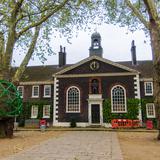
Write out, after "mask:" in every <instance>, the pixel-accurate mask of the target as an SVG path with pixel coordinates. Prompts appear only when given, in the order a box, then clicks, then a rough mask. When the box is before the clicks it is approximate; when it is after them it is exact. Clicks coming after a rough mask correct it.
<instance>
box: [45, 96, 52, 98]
mask: <svg viewBox="0 0 160 160" xmlns="http://www.w3.org/2000/svg"><path fill="white" fill-rule="evenodd" d="M43 98H51V96H43Z"/></svg>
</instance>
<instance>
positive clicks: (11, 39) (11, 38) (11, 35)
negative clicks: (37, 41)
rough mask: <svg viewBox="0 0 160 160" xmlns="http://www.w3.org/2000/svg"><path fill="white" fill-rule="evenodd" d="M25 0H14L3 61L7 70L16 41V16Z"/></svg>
mask: <svg viewBox="0 0 160 160" xmlns="http://www.w3.org/2000/svg"><path fill="white" fill-rule="evenodd" d="M23 1H24V0H19V1H18V2H17V3H15V1H14V0H13V1H12V7H13V8H12V12H11V16H10V18H9V26H10V27H9V32H8V38H7V44H6V50H5V55H4V62H3V63H4V67H5V69H6V71H7V70H9V67H10V64H11V61H12V55H13V48H14V44H15V42H16V18H17V15H18V12H19V10H20V8H21V6H22V2H23Z"/></svg>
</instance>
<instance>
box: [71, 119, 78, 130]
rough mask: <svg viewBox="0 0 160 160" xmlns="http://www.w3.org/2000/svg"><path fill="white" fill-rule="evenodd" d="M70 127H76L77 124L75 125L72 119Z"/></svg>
mask: <svg viewBox="0 0 160 160" xmlns="http://www.w3.org/2000/svg"><path fill="white" fill-rule="evenodd" d="M70 127H71V128H74V127H77V124H76V121H75V119H74V118H72V119H71V122H70Z"/></svg>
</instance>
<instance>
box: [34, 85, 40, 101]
mask: <svg viewBox="0 0 160 160" xmlns="http://www.w3.org/2000/svg"><path fill="white" fill-rule="evenodd" d="M35 87H38V95H37V96H35V95H34V88H35ZM32 98H39V86H38V85H34V86H32Z"/></svg>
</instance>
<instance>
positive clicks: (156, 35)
mask: <svg viewBox="0 0 160 160" xmlns="http://www.w3.org/2000/svg"><path fill="white" fill-rule="evenodd" d="M151 28H152V29H151V31H150V36H151V45H152V53H153V66H154V72H153V82H154V104H155V108H156V116H157V122H158V125H157V128H158V130H159V133H158V136H157V139H158V140H160V29H159V28H158V27H157V25H156V24H155V23H154V22H152V23H151Z"/></svg>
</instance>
